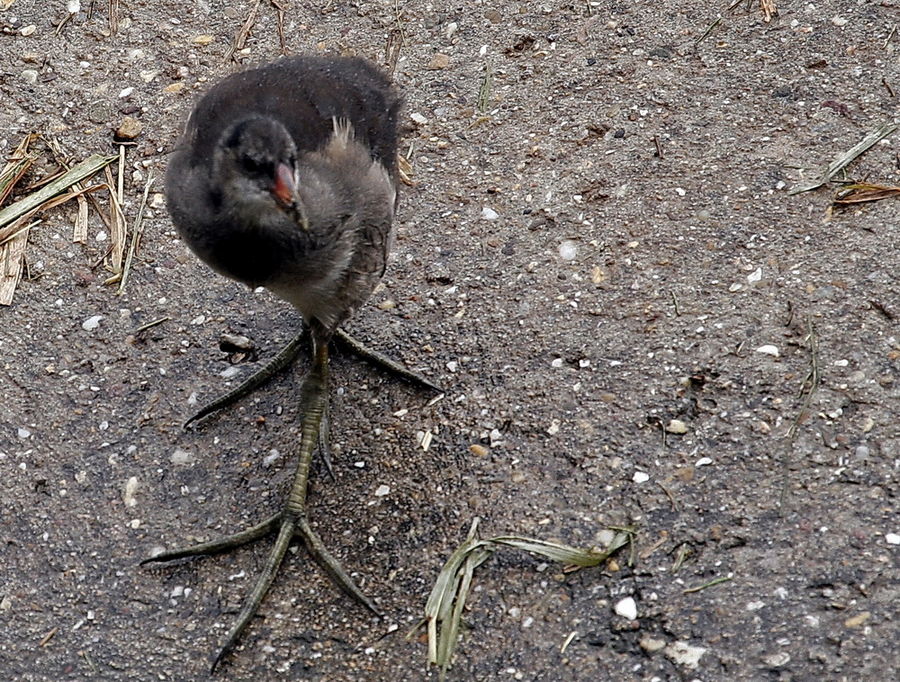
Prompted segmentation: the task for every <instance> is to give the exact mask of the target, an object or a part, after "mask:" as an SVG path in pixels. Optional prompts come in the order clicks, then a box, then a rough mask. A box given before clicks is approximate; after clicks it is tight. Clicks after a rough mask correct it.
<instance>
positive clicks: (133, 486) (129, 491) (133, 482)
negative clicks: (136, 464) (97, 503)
mask: <svg viewBox="0 0 900 682" xmlns="http://www.w3.org/2000/svg"><path fill="white" fill-rule="evenodd" d="M137 489H138V480H137V476H132V477H131V478H129V479H128V480H127V481H126V482H125V492H124V493H122V501H123V502H124V503H125V506H126V507H134V506H135V505H136V504H137V498H136V497H135V494H136V493H137Z"/></svg>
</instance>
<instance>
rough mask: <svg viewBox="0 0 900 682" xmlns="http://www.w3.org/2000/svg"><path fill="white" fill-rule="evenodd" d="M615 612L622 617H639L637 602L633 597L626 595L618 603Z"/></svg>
mask: <svg viewBox="0 0 900 682" xmlns="http://www.w3.org/2000/svg"><path fill="white" fill-rule="evenodd" d="M615 612H616V613H617V614H618V615H620V616H622V618H627V619H628V620H634V619H635V618H637V604H635V603H634V599H632V598H631V597H625V599H622V600H620V601H619V602H617V603H616V606H615Z"/></svg>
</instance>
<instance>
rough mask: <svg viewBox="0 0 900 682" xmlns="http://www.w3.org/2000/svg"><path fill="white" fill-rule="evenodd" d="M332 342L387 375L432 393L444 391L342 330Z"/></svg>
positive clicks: (337, 332)
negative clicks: (350, 351) (344, 347)
mask: <svg viewBox="0 0 900 682" xmlns="http://www.w3.org/2000/svg"><path fill="white" fill-rule="evenodd" d="M334 340H335V341H337V342H338V343H340V344H341V345H343V346H346V347H347V348H349V349H350V350H352V351H353V352H354V353H356V354H357V355H358V356H359V357H361V358H363V359H364V360H368V361H369V362H370V363H371V364H373V365H375V366H376V367H380V368H381V369H383V370H384V371H386V372H388V373H389V374H395V375H397V376H398V377H400V378H401V379H406V380H407V381H408V382H410V383H411V384H415V385H417V386H422V387H424V388H430V389H431V390H432V391H436V392H438V393H443V392H444V389H442V388H441V387H440V386H438V385H437V384H435V383H432V382H431V381H429V380H428V379H426V378H425V377H424V376H422V375H421V374H419V373H418V372H413V371H412V370H411V369H407V368H406V367H404V366H403V365H401V364H400V363H399V362H397V361H396V360H391V359H390V358H389V357H388V356H387V355H383V354H381V353H379V352H378V351H376V350H373V349H371V348H369V347H368V346H367V345H365V344H364V343H363V342H362V341H360V340H359V339H357V338H355V337H353V336H351V335H350V334H349V333H348V332H346V331H344V330H343V329H338V330H337V331H335V333H334Z"/></svg>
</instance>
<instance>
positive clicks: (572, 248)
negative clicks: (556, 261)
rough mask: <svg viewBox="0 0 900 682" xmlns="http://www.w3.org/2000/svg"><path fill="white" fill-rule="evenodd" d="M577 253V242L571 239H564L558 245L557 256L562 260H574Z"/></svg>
mask: <svg viewBox="0 0 900 682" xmlns="http://www.w3.org/2000/svg"><path fill="white" fill-rule="evenodd" d="M577 255H578V244H576V243H575V242H574V241H572V240H571V239H564V240H563V241H562V242H561V243H560V245H559V257H560V258H562V259H563V260H564V261H572V260H575V257H576V256H577Z"/></svg>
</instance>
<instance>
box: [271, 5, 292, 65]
mask: <svg viewBox="0 0 900 682" xmlns="http://www.w3.org/2000/svg"><path fill="white" fill-rule="evenodd" d="M269 2H270V3H271V4H272V7H274V8H275V13H276V18H275V21H276V27H277V30H278V42H279V43H280V45H281V54H282V55H284V56H287V53H288V51H287V42H286V41H285V39H284V13H285V12H286V11H287V10H288V8H287V7H286V6H285V5H282V4H281V3H280V2H279V1H278V0H269Z"/></svg>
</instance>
